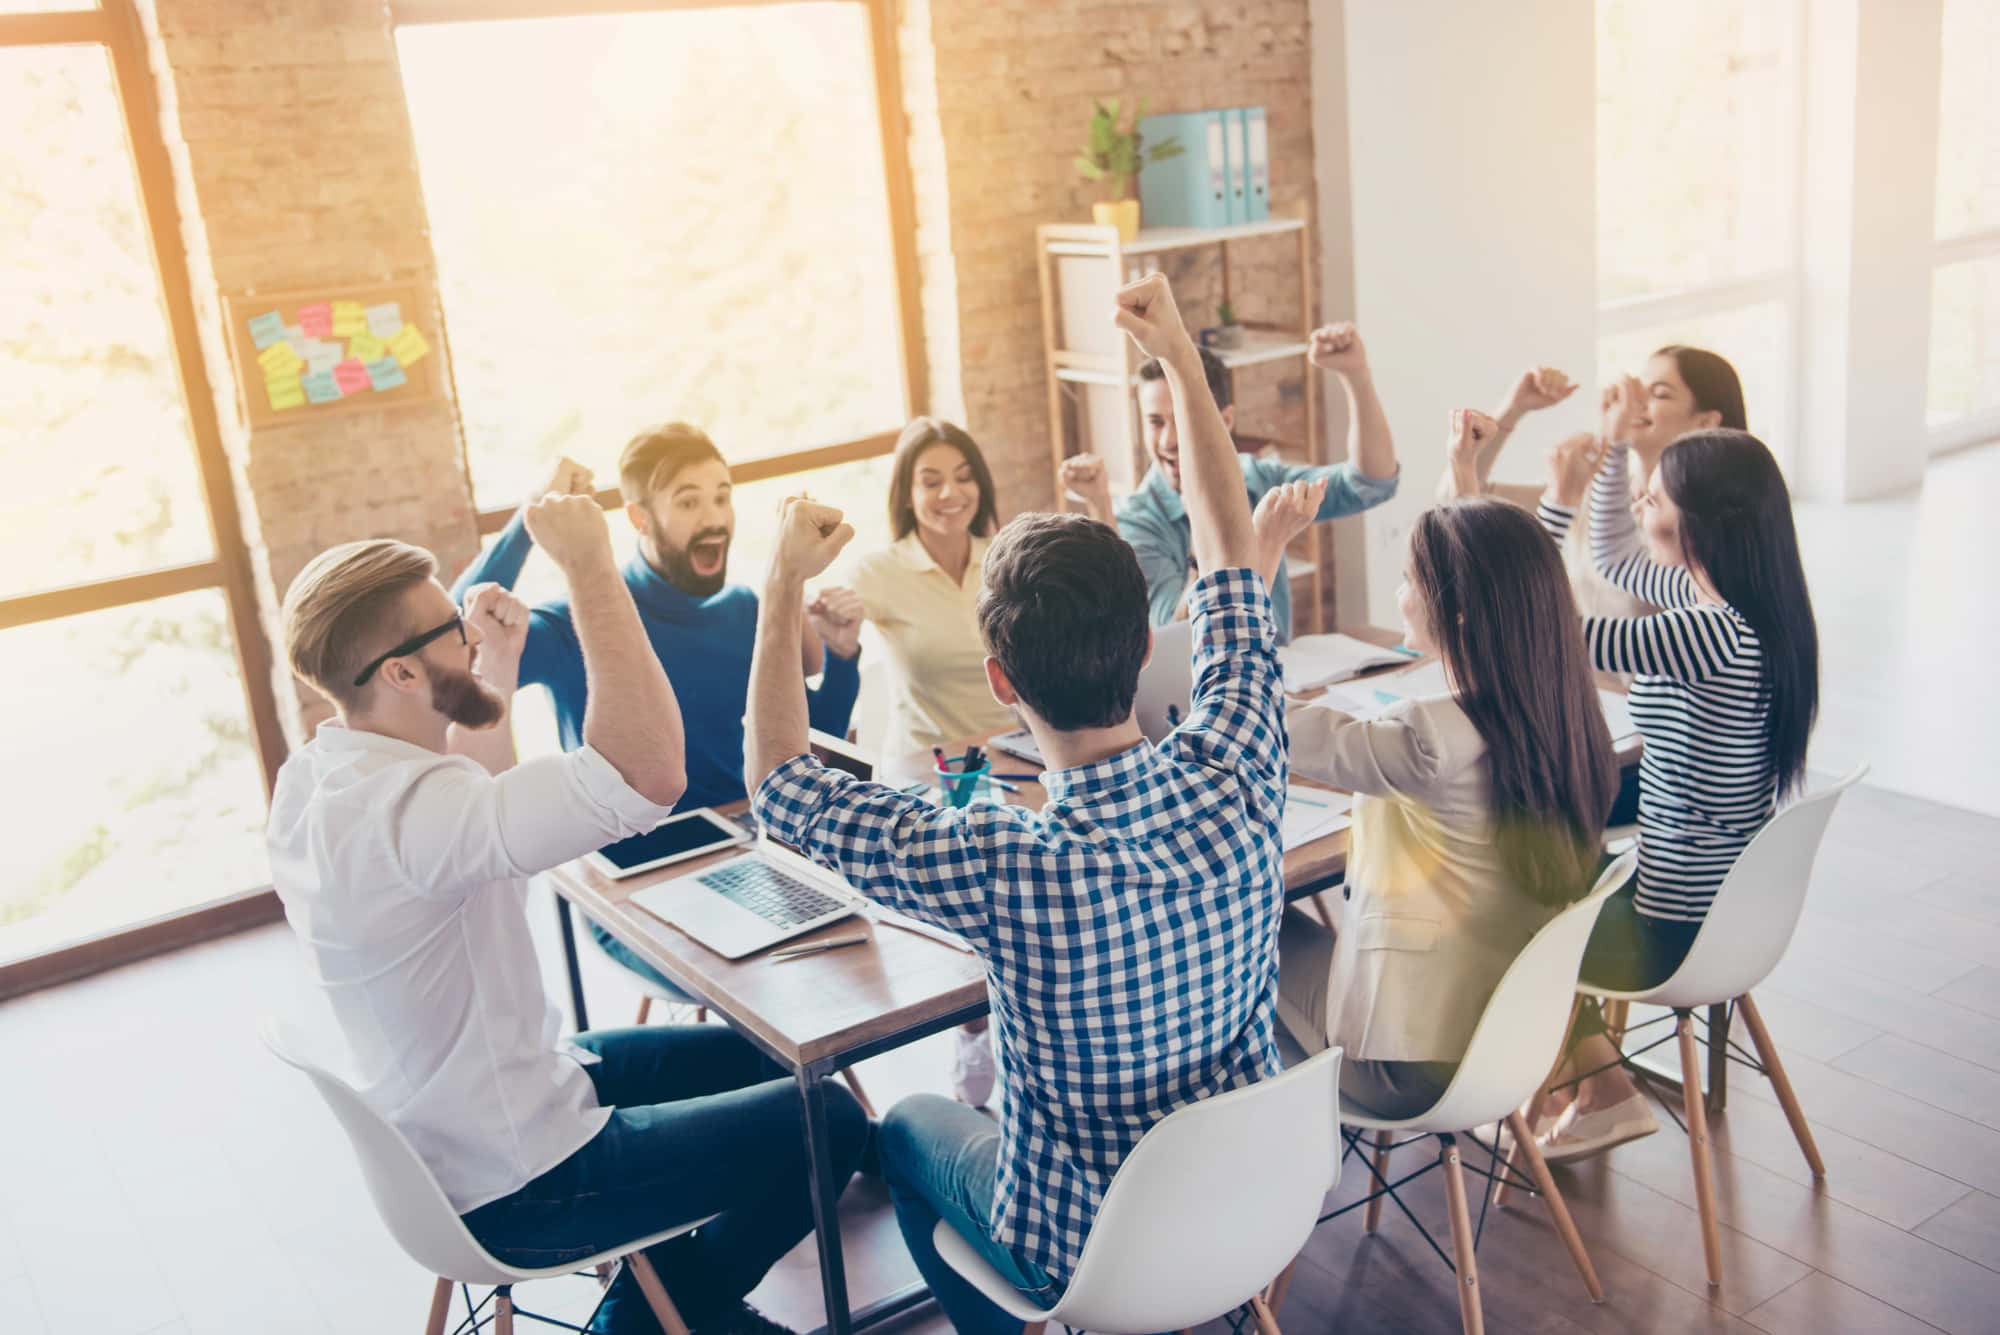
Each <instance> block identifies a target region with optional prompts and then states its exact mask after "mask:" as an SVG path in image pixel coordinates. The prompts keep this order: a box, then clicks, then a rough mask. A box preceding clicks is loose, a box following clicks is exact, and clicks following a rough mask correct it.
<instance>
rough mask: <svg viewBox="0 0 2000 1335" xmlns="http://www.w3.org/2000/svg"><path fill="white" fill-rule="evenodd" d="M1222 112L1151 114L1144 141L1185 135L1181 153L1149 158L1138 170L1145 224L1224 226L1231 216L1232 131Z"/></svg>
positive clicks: (1145, 123) (1143, 122) (1143, 127)
mask: <svg viewBox="0 0 2000 1335" xmlns="http://www.w3.org/2000/svg"><path fill="white" fill-rule="evenodd" d="M1221 117H1222V113H1221V112H1219V111H1188V112H1180V113H1177V114H1170V115H1160V116H1148V117H1146V118H1145V119H1143V120H1141V121H1140V122H1139V133H1140V134H1141V135H1142V136H1143V137H1144V143H1145V144H1158V143H1162V142H1164V141H1165V140H1167V139H1178V140H1180V144H1181V148H1182V149H1183V150H1184V151H1183V152H1182V153H1181V154H1180V155H1179V156H1178V157H1172V158H1167V159H1166V160H1164V161H1162V162H1149V163H1147V164H1146V166H1145V167H1143V168H1142V169H1141V170H1140V172H1139V209H1140V214H1141V218H1140V221H1141V223H1142V224H1143V225H1144V226H1146V227H1220V226H1222V225H1223V224H1224V223H1225V222H1227V221H1228V220H1229V218H1228V189H1229V185H1228V170H1229V165H1228V142H1227V141H1228V136H1227V134H1226V133H1224V127H1223V124H1222V119H1221Z"/></svg>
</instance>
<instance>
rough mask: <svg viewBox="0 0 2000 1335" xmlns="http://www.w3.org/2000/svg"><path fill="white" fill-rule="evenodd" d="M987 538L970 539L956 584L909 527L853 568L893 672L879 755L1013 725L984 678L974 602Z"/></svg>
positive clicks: (907, 752)
mask: <svg viewBox="0 0 2000 1335" xmlns="http://www.w3.org/2000/svg"><path fill="white" fill-rule="evenodd" d="M988 541H989V539H986V538H980V537H975V538H973V540H972V558H971V560H970V561H969V562H968V563H967V565H966V568H965V579H964V581H963V582H962V583H961V582H959V581H956V580H953V579H952V577H951V576H950V575H948V574H946V573H945V572H944V571H943V570H941V569H939V568H938V563H937V562H936V561H934V560H932V559H931V554H930V553H929V552H928V551H926V550H925V549H924V544H923V542H922V540H921V539H919V538H918V537H917V535H916V534H915V533H911V534H910V535H909V536H908V537H906V538H901V539H898V540H897V541H896V542H895V543H893V544H892V545H890V546H889V547H888V548H886V549H884V550H882V551H878V552H872V553H870V554H869V555H867V556H865V557H863V558H862V559H861V561H860V562H859V564H857V565H856V566H855V568H854V575H853V579H852V581H851V583H852V585H853V588H854V591H855V592H856V593H858V594H860V595H861V601H862V602H863V604H865V606H866V608H867V616H868V619H869V620H870V621H872V622H874V623H875V626H876V628H877V629H878V630H880V631H881V632H882V639H883V641H884V642H885V643H886V644H887V646H888V650H889V660H890V662H891V663H892V664H893V665H894V667H895V671H896V675H895V681H894V683H893V685H892V686H891V689H890V703H889V734H888V736H887V738H886V739H885V740H884V741H883V744H882V759H883V760H884V761H885V762H889V763H893V762H895V761H898V760H902V759H904V758H905V757H908V756H912V755H920V754H922V753H924V752H926V751H928V750H929V749H930V748H931V747H933V746H944V745H947V744H949V743H952V742H963V741H965V740H966V739H967V738H970V737H979V736H983V735H985V734H986V733H989V732H996V731H1004V730H1006V729H1010V728H1013V727H1016V726H1018V725H1017V724H1016V723H1015V721H1014V715H1013V713H1012V711H1010V710H1008V709H1005V708H1003V707H1002V706H1001V705H1000V703H999V702H998V701H997V700H995V699H994V698H993V693H992V691H990V690H989V689H988V688H987V685H986V668H985V663H986V647H985V644H984V642H983V641H981V639H980V638H979V619H978V616H977V615H976V613H975V610H974V608H975V605H976V604H977V602H978V599H979V587H980V584H981V582H982V579H983V576H984V573H985V569H986V547H987V543H988Z"/></svg>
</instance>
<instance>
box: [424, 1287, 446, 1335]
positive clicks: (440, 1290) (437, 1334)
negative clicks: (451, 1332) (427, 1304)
mask: <svg viewBox="0 0 2000 1335" xmlns="http://www.w3.org/2000/svg"><path fill="white" fill-rule="evenodd" d="M450 1315H451V1281H450V1280H448V1279H445V1278H443V1277H440V1278H439V1279H438V1282H437V1287H436V1288H434V1289H432V1290H431V1315H430V1319H429V1320H428V1321H426V1322H425V1323H424V1335H444V1319H445V1318H446V1317H448V1316H450Z"/></svg>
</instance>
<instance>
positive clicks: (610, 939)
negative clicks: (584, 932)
mask: <svg viewBox="0 0 2000 1335" xmlns="http://www.w3.org/2000/svg"><path fill="white" fill-rule="evenodd" d="M583 921H584V925H585V926H587V927H589V928H590V939H591V940H593V941H595V942H596V943H597V944H598V945H599V946H601V947H602V948H603V950H604V953H605V954H607V955H609V956H610V957H611V958H612V960H613V961H615V962H616V963H619V964H622V965H624V966H625V967H626V968H628V969H630V970H631V971H632V972H633V973H636V974H638V975H639V976H640V977H641V978H643V979H645V980H646V981H647V982H649V983H651V984H652V985H653V986H654V987H657V988H660V989H661V990H663V991H665V992H669V993H671V994H672V995H673V997H674V998H675V999H676V1000H678V1001H679V1002H681V1003H682V1004H684V1005H689V1006H693V1005H698V1004H699V1003H698V1002H696V1001H695V999H694V998H693V997H691V996H689V995H688V994H687V993H685V992H683V991H681V990H680V988H678V987H676V986H674V984H673V983H672V982H671V981H670V980H669V979H668V978H667V976H666V975H665V974H663V973H661V972H660V971H659V970H658V969H655V968H654V967H653V966H652V965H650V964H648V963H646V961H644V960H642V959H640V958H639V952H638V951H636V950H634V949H632V947H630V946H628V945H626V944H625V943H624V942H623V941H620V940H619V939H618V938H617V937H615V936H613V935H611V933H609V932H607V931H605V930H604V929H603V928H602V927H599V926H598V925H597V923H596V921H595V920H594V919H591V918H585V919H584V920H583Z"/></svg>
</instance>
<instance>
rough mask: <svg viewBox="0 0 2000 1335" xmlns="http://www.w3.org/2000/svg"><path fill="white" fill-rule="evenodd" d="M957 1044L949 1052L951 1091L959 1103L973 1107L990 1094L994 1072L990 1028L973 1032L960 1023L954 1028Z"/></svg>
mask: <svg viewBox="0 0 2000 1335" xmlns="http://www.w3.org/2000/svg"><path fill="white" fill-rule="evenodd" d="M954 1033H955V1035H956V1038H957V1046H956V1047H954V1048H953V1050H952V1054H951V1092H952V1094H953V1095H954V1096H955V1097H956V1098H957V1099H958V1101H959V1102H960V1103H963V1104H967V1105H969V1106H971V1107H974V1108H981V1107H984V1106H985V1105H986V1100H988V1099H990V1098H992V1097H993V1080H994V1077H995V1075H996V1074H997V1071H996V1070H995V1066H994V1061H993V1033H992V1031H991V1030H990V1029H986V1030H981V1031H980V1032H978V1033H976V1034H975V1033H973V1032H972V1031H971V1030H970V1029H966V1028H964V1027H963V1026H961V1027H960V1028H958V1029H957V1030H955V1031H954Z"/></svg>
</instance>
